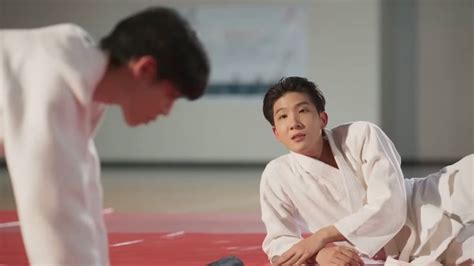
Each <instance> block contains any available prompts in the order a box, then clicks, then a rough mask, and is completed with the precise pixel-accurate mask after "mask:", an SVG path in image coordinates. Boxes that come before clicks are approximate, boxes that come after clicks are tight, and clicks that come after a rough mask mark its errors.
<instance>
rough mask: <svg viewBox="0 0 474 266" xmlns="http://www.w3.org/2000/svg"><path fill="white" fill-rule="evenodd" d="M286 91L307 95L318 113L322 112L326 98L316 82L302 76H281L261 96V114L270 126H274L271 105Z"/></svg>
mask: <svg viewBox="0 0 474 266" xmlns="http://www.w3.org/2000/svg"><path fill="white" fill-rule="evenodd" d="M288 92H300V93H304V94H306V95H308V97H309V98H310V99H311V101H312V103H313V104H314V106H315V107H316V110H317V111H318V113H321V112H324V110H325V105H326V99H325V98H324V95H323V93H322V92H321V90H319V88H318V86H317V85H316V84H314V83H313V82H311V81H309V80H308V79H306V78H303V77H296V76H295V77H287V78H281V79H280V81H278V82H277V83H275V84H273V85H272V86H271V87H270V88H269V89H268V91H267V93H266V94H265V97H264V98H263V115H264V116H265V118H266V119H267V121H268V122H270V124H271V125H272V126H275V120H274V118H273V105H274V104H275V102H276V101H277V100H278V99H280V98H281V97H283V96H284V95H285V94H286V93H288Z"/></svg>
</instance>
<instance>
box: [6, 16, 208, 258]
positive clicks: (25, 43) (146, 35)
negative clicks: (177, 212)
mask: <svg viewBox="0 0 474 266" xmlns="http://www.w3.org/2000/svg"><path fill="white" fill-rule="evenodd" d="M0 60H1V64H2V68H1V71H0V154H2V153H3V154H4V156H5V158H6V162H7V166H8V170H9V174H10V176H11V181H12V183H13V189H14V194H15V199H16V203H17V210H18V214H19V219H20V224H21V232H22V236H23V241H24V244H25V248H26V251H27V255H28V259H29V261H30V263H31V264H37V265H88V266H91V265H108V264H109V258H108V244H107V235H106V231H105V227H104V221H103V218H102V187H101V183H100V180H99V172H100V169H99V160H98V157H97V153H96V149H95V145H94V141H93V138H94V134H95V132H96V129H97V127H98V125H99V122H100V118H101V117H102V114H103V112H104V106H105V104H116V105H119V106H120V107H121V109H122V111H123V115H124V119H125V120H126V122H127V123H128V124H129V125H130V126H136V125H140V124H144V123H148V122H150V121H152V120H154V119H155V118H156V117H157V116H159V115H167V114H168V113H169V112H170V111H171V109H172V106H173V103H174V101H175V100H176V99H178V98H180V97H184V98H188V99H190V100H194V99H197V98H199V97H200V96H201V95H202V94H203V93H204V90H205V88H206V86H207V82H208V76H209V71H210V70H209V63H208V58H207V55H206V52H205V50H204V48H203V46H202V45H201V42H200V41H199V40H198V38H197V36H196V34H195V32H194V31H193V30H192V29H191V27H190V25H189V24H188V23H187V22H186V21H185V20H184V19H183V18H182V17H181V16H179V15H178V13H177V12H175V11H174V10H172V9H169V8H161V7H155V8H149V9H146V10H144V11H141V12H139V13H137V14H135V15H133V16H131V17H128V18H126V19H124V20H122V21H121V22H119V23H118V24H117V26H116V27H115V28H114V29H113V31H112V32H111V33H110V34H109V35H108V36H106V37H105V38H104V39H102V40H101V42H100V45H96V44H95V43H94V42H93V41H92V38H91V37H90V36H89V35H88V34H87V33H86V32H85V31H84V30H83V29H81V28H80V27H78V26H75V25H72V24H61V25H54V26H49V27H44V28H38V29H28V30H2V31H0Z"/></svg>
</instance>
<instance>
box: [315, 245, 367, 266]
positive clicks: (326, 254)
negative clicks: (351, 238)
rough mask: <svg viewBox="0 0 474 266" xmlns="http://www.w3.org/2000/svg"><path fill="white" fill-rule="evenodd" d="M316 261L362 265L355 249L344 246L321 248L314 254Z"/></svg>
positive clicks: (322, 265) (321, 263) (323, 264)
mask: <svg viewBox="0 0 474 266" xmlns="http://www.w3.org/2000/svg"><path fill="white" fill-rule="evenodd" d="M316 262H317V263H318V264H319V265H321V266H326V265H351V266H352V265H354V266H356V265H364V262H363V261H362V259H361V258H360V256H359V254H358V253H357V251H355V250H354V249H352V248H350V247H345V246H329V247H325V248H323V249H321V250H320V251H319V252H318V254H317V255H316Z"/></svg>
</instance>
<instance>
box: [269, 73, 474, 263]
mask: <svg viewBox="0 0 474 266" xmlns="http://www.w3.org/2000/svg"><path fill="white" fill-rule="evenodd" d="M263 113H264V116H265V118H266V119H267V120H268V121H269V122H270V124H271V125H272V129H273V133H274V135H275V137H276V138H277V139H278V140H279V141H280V142H281V143H282V144H283V145H284V146H285V147H286V148H288V149H289V150H290V153H289V154H286V155H283V156H281V157H279V158H277V159H274V160H272V161H271V162H270V163H268V165H267V166H266V168H265V170H264V172H263V174H262V179H261V184H260V203H261V210H262V220H263V222H264V224H265V227H266V230H267V235H266V237H265V240H264V242H263V249H264V251H265V253H266V254H267V255H268V257H269V259H270V260H271V261H272V263H273V264H275V265H282V264H284V265H294V264H295V265H300V264H306V263H314V262H317V263H319V264H322V265H327V264H335V265H348V264H351V265H358V264H362V263H363V261H362V259H361V257H368V258H372V259H377V260H386V261H387V262H390V261H391V262H396V260H399V261H404V262H409V261H411V262H413V263H416V264H428V263H433V262H442V263H447V264H449V263H456V264H460V263H470V262H472V259H473V248H474V237H473V235H474V227H473V225H474V224H473V222H474V212H473V211H472V206H473V205H474V199H473V194H474V192H473V191H472V188H473V168H474V155H469V156H466V157H465V158H463V159H462V160H460V161H459V162H457V163H455V164H453V165H450V166H447V167H445V168H443V169H442V170H441V171H439V172H437V173H434V174H432V175H430V176H427V177H425V178H412V179H404V177H403V174H402V171H401V168H400V161H401V160H400V156H399V154H398V152H397V150H396V149H395V146H394V145H393V143H392V142H391V141H390V139H389V138H388V137H387V136H386V135H385V134H384V132H383V131H382V130H381V129H380V128H379V127H378V126H376V125H374V124H372V123H369V122H354V123H348V124H343V125H340V126H337V127H335V128H333V129H327V128H326V126H327V123H328V115H327V113H326V112H325V99H324V96H323V95H322V93H321V91H320V90H319V89H318V88H317V86H316V85H315V84H314V83H313V82H311V81H308V80H307V79H305V78H301V77H289V78H285V79H282V80H281V81H280V82H278V83H276V84H275V85H273V86H272V87H271V88H270V89H269V91H268V92H267V93H266V95H265V98H264V103H263ZM304 230H307V231H309V232H311V234H310V235H309V236H308V237H306V238H305V237H303V234H302V233H303V232H304ZM333 243H335V244H333Z"/></svg>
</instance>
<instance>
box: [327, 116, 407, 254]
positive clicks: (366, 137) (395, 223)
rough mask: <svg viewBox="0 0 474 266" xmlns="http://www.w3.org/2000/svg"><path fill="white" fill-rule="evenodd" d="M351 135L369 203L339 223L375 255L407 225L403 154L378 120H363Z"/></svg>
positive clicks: (361, 247)
mask: <svg viewBox="0 0 474 266" xmlns="http://www.w3.org/2000/svg"><path fill="white" fill-rule="evenodd" d="M351 126H352V127H353V128H352V129H350V130H352V131H353V132H357V133H356V134H357V135H358V138H357V139H349V141H350V142H352V143H347V145H352V146H355V147H356V150H357V151H358V152H359V156H360V158H359V159H360V160H361V162H362V172H363V174H364V180H365V182H366V184H367V203H366V204H365V205H363V206H362V207H361V208H360V209H359V210H357V211H356V212H355V213H353V214H351V215H349V216H347V217H345V218H343V219H341V220H339V221H337V222H336V224H335V227H336V228H337V229H338V230H339V231H340V232H341V233H342V235H344V236H345V237H346V239H347V240H349V241H350V242H351V243H352V244H353V245H354V246H355V247H356V248H357V249H358V250H359V251H361V252H363V253H365V254H367V255H368V256H370V257H372V256H374V255H375V254H376V253H377V252H378V251H379V250H380V249H381V248H383V247H384V246H385V245H386V243H387V242H388V241H390V240H391V239H392V238H393V237H394V236H395V235H396V234H397V233H398V231H399V230H400V229H401V228H402V227H403V225H404V224H405V220H406V212H407V199H406V191H405V183H404V180H403V174H402V171H401V168H400V156H399V155H398V152H397V151H396V149H395V146H394V145H393V143H392V142H391V141H390V139H389V138H388V137H387V136H386V135H385V134H384V133H383V131H382V130H381V129H380V128H379V127H377V126H376V125H374V124H370V123H366V122H359V123H356V124H353V125H351Z"/></svg>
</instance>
